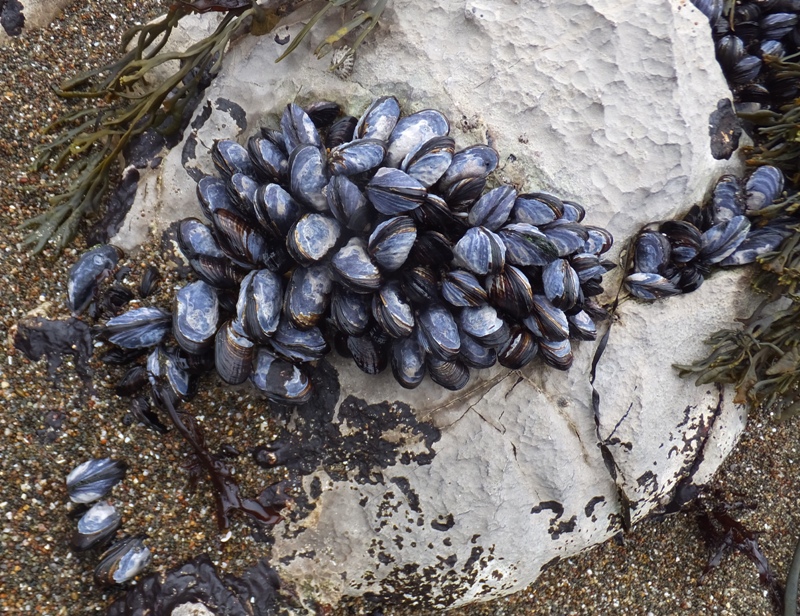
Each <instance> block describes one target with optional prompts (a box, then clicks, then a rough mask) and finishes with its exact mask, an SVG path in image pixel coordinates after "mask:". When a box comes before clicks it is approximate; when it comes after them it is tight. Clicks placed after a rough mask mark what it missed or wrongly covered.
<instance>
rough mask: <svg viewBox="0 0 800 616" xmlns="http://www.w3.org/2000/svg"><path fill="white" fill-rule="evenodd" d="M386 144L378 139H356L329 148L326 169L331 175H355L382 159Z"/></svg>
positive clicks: (378, 163)
mask: <svg viewBox="0 0 800 616" xmlns="http://www.w3.org/2000/svg"><path fill="white" fill-rule="evenodd" d="M385 154H386V146H385V145H384V143H383V141H380V140H379V139H356V140H354V141H350V142H349V143H344V144H342V145H340V146H339V147H337V148H334V149H333V150H331V152H330V154H329V155H328V169H329V170H330V172H331V174H332V175H357V174H359V173H364V172H366V171H369V170H370V169H374V168H375V167H377V166H378V165H380V164H381V162H382V161H383V157H384V156H385Z"/></svg>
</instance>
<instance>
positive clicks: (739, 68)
mask: <svg viewBox="0 0 800 616" xmlns="http://www.w3.org/2000/svg"><path fill="white" fill-rule="evenodd" d="M761 66H762V62H761V58H759V57H758V56H751V55H749V54H747V55H745V56H743V57H742V58H741V59H740V60H739V61H738V62H737V63H736V64H735V65H734V67H733V68H732V69H731V70H730V72H729V73H728V75H729V77H730V80H731V81H733V82H734V83H739V84H745V83H748V82H750V81H753V80H754V79H755V78H756V77H758V74H759V73H760V72H761Z"/></svg>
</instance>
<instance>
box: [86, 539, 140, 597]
mask: <svg viewBox="0 0 800 616" xmlns="http://www.w3.org/2000/svg"><path fill="white" fill-rule="evenodd" d="M145 539H147V535H135V536H133V537H128V538H126V539H122V540H120V541H118V542H117V543H115V544H114V545H112V546H111V547H110V548H108V550H106V551H105V552H104V553H103V555H102V556H100V562H99V563H98V565H97V567H96V568H95V570H94V580H95V583H96V584H97V585H98V586H102V587H105V586H113V585H115V584H124V583H125V582H128V581H130V580H132V579H133V578H135V577H136V576H137V575H139V573H141V572H142V571H143V570H144V568H145V567H147V565H149V564H150V561H151V560H152V558H153V557H152V554H151V553H150V549H149V548H148V547H147V546H146V545H145V543H144V541H145Z"/></svg>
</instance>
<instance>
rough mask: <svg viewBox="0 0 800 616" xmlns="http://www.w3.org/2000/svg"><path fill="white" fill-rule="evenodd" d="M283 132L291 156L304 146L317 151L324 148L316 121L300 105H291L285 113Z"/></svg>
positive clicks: (287, 106)
mask: <svg viewBox="0 0 800 616" xmlns="http://www.w3.org/2000/svg"><path fill="white" fill-rule="evenodd" d="M281 132H282V133H283V140H284V143H285V144H286V151H287V152H289V154H294V152H295V150H297V149H298V148H299V147H302V146H304V145H310V146H312V147H315V148H317V149H319V148H320V147H321V146H322V139H321V138H320V136H319V132H318V131H317V127H316V126H315V125H314V121H313V120H312V119H311V118H310V117H309V115H308V114H307V113H306V112H305V110H304V109H303V108H302V107H300V105H297V104H295V103H289V104H288V105H286V109H284V111H283V115H282V116H281Z"/></svg>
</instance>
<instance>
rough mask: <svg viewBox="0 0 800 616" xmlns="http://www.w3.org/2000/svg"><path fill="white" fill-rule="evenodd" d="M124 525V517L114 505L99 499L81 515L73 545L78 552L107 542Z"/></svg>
mask: <svg viewBox="0 0 800 616" xmlns="http://www.w3.org/2000/svg"><path fill="white" fill-rule="evenodd" d="M120 526H122V517H121V516H120V515H119V513H118V512H117V510H116V509H115V508H114V506H113V505H110V504H109V503H108V502H107V501H99V502H97V503H95V504H94V505H92V507H91V508H90V509H89V510H88V511H87V512H86V513H84V514H83V515H82V516H81V519H80V520H78V527H77V529H76V530H75V532H74V533H73V535H72V547H73V548H74V549H75V551H77V552H83V551H85V550H89V549H91V548H93V547H96V546H98V545H102V544H103V543H106V542H107V541H108V540H110V539H111V537H113V536H114V533H116V532H117V529H118V528H119V527H120Z"/></svg>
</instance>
